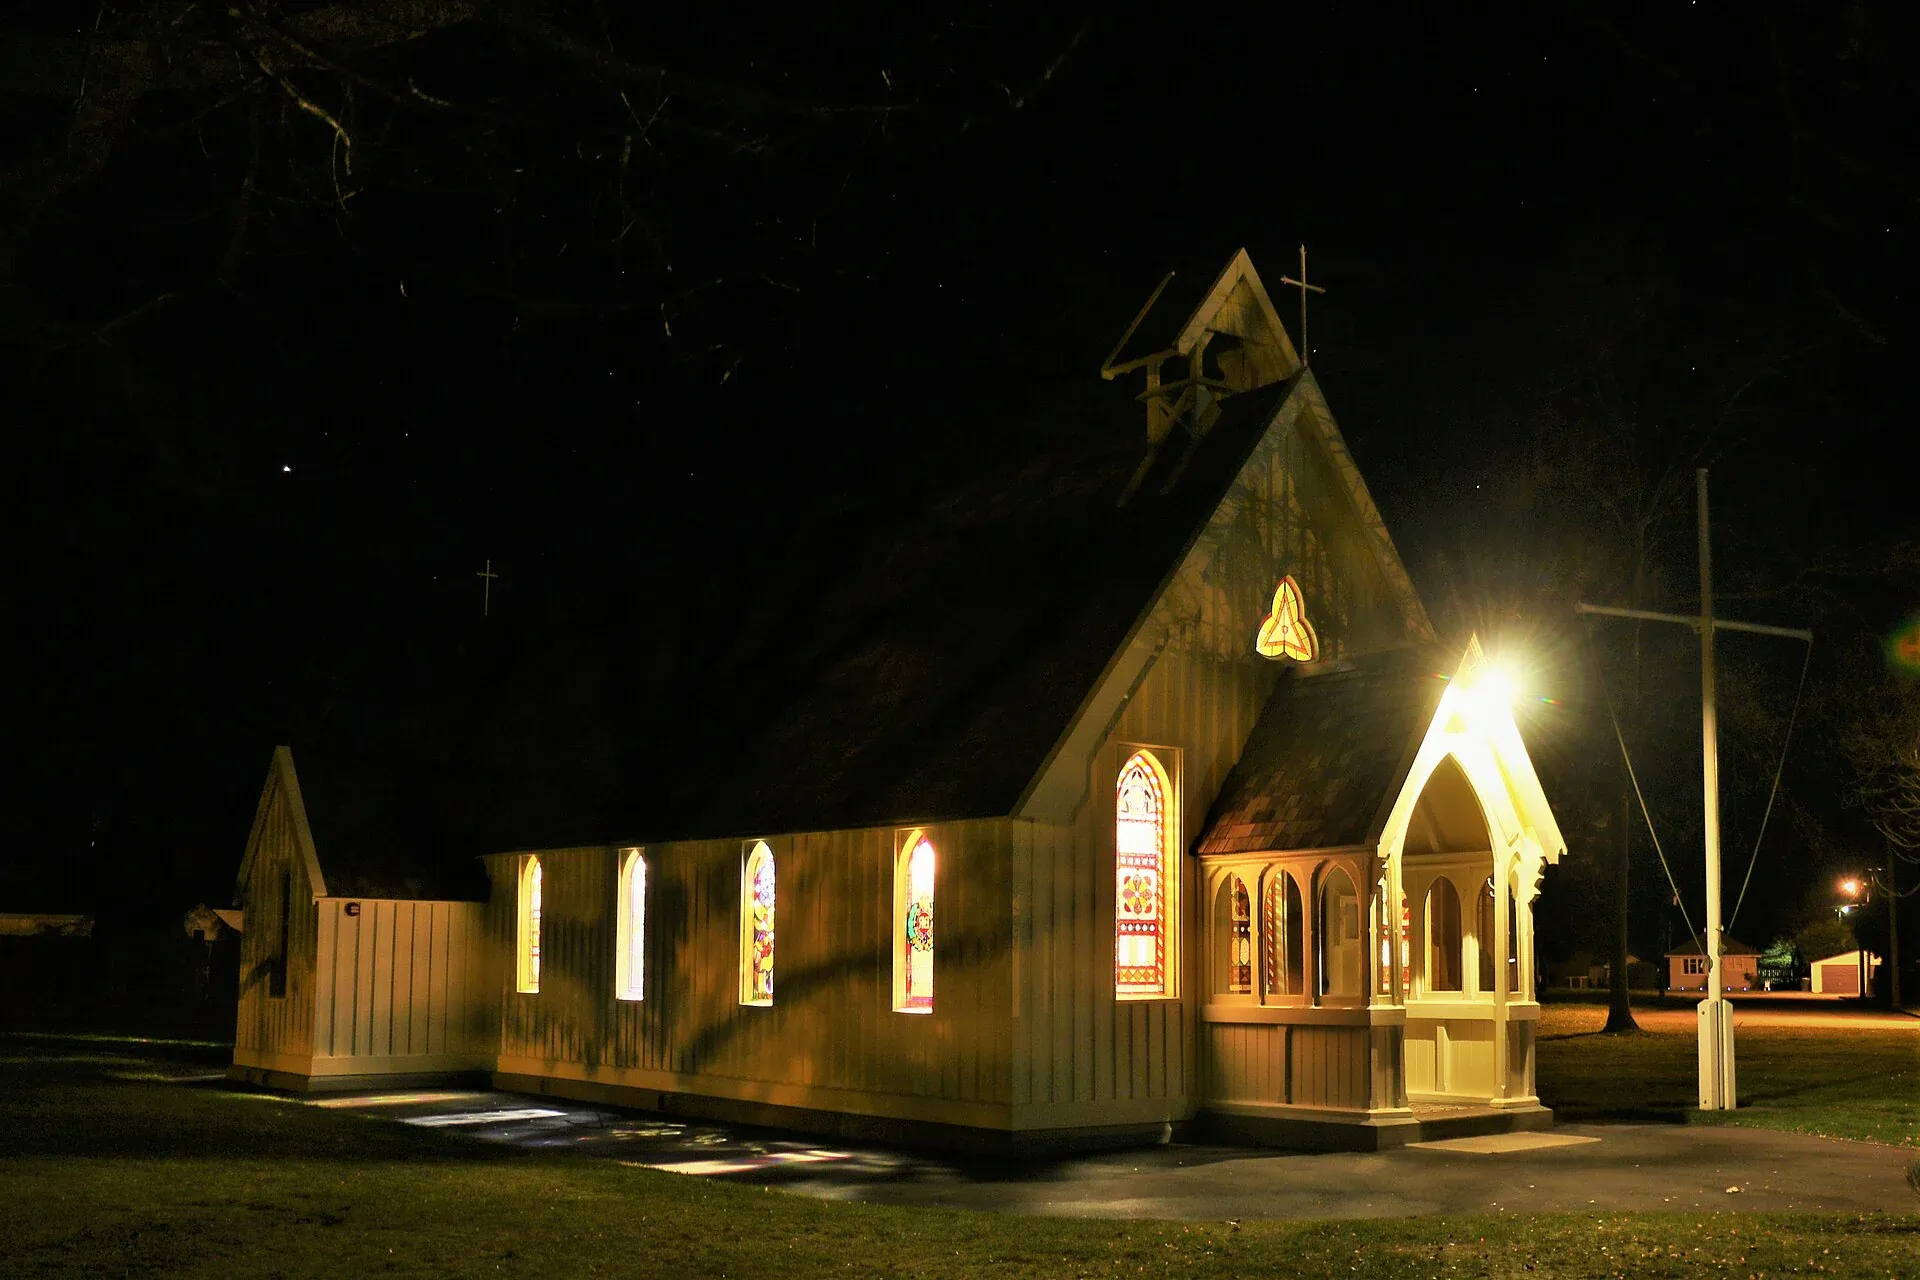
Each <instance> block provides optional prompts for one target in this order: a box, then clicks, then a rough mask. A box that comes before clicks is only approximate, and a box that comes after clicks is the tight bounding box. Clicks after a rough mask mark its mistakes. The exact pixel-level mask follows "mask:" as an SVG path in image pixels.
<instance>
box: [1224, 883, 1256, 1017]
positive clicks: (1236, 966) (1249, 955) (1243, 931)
mask: <svg viewBox="0 0 1920 1280" xmlns="http://www.w3.org/2000/svg"><path fill="white" fill-rule="evenodd" d="M1232 945H1233V950H1232V954H1231V956H1230V960H1229V964H1228V968H1227V974H1228V977H1227V990H1229V991H1231V992H1234V993H1236V994H1238V993H1248V992H1251V991H1252V990H1253V903H1252V901H1251V900H1249V899H1248V897H1247V885H1246V882H1245V881H1243V880H1242V879H1241V878H1240V877H1239V876H1235V877H1233V934H1232Z"/></svg>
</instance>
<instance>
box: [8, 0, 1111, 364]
mask: <svg viewBox="0 0 1920 1280" xmlns="http://www.w3.org/2000/svg"><path fill="white" fill-rule="evenodd" d="M763 13H764V16H762V17H760V18H756V19H753V20H751V21H741V20H735V21H733V22H731V23H730V24H729V25H728V29H727V30H726V31H725V34H724V36H723V37H721V38H715V32H714V25H715V22H716V19H714V18H713V16H712V15H711V14H708V13H705V12H701V11H699V10H698V9H697V8H688V9H676V8H674V7H671V6H665V7H663V6H653V5H613V4H601V3H589V2H588V0H558V2H557V3H551V4H541V5H535V4H531V3H527V2H526V0H331V2H329V0H320V2H319V3H315V2H314V0H238V2H237V3H233V4H201V3H195V2H194V0H132V2H131V3H127V4H121V5H97V4H93V3H82V2H81V0H25V2H23V3H19V4H15V5H11V6H8V7H7V9H6V13H5V15H4V16H0V336H4V338H5V339H9V340H14V341H19V342H24V343H26V344H27V345H29V346H31V347H38V348H45V347H46V346H48V345H58V344H74V343H80V344H86V345H88V346H90V347H96V348H104V347H107V346H111V345H117V344H121V343H122V342H123V340H124V339H125V338H126V337H127V336H128V334H129V332H130V331H131V330H133V329H135V328H137V327H139V326H142V325H146V324H148V323H150V322H151V321H152V320H153V319H154V318H155V317H156V316H158V315H160V314H161V313H163V312H165V311H167V310H168V309H170V308H173V307H176V306H178V305H179V304H180V303H181V302H182V301H183V300H185V299H188V298H191V297H201V296H208V295H214V296H221V295H223V294H224V296H227V297H229V298H231V299H232V300H233V302H234V303H235V304H236V305H244V302H245V300H246V299H248V298H249V297H253V296H254V295H256V294H257V293H259V292H260V291H263V290H266V289H270V288H272V287H274V281H275V280H276V279H278V280H280V281H282V282H283V285H287V286H288V287H295V286H291V285H290V284H289V278H288V277H287V276H286V274H285V273H284V272H281V273H279V274H278V275H277V276H276V274H275V272H274V271H273V270H271V269H270V268H271V267H273V266H274V265H275V264H277V263H280V262H281V261H282V260H284V259H288V258H298V257H300V256H302V255H305V254H310V253H311V252H313V250H314V248H315V246H316V245H325V244H327V243H328V242H331V243H332V244H334V245H336V246H344V247H346V248H347V249H348V250H349V252H351V253H357V254H359V255H362V256H363V257H365V258H367V259H369V260H371V261H373V262H375V263H380V264H390V268H391V269H390V270H387V271H386V272H385V274H389V275H391V276H392V280H391V281H390V282H389V288H390V289H411V290H413V291H414V293H415V295H416V296H417V295H418V294H420V293H423V292H424V293H432V292H434V291H450V292H453V293H456V294H458V295H461V296H463V297H465V298H468V299H471V300H474V301H476V302H482V303H485V304H487V305H491V306H495V307H497V308H498V309H499V310H500V312H501V314H502V319H501V323H502V325H503V327H506V326H518V325H520V324H523V323H524V324H526V325H532V324H533V323H534V322H536V321H539V320H542V319H548V320H550V319H553V318H555V317H560V318H565V317H579V316H582V315H585V316H618V315H628V314H632V313H638V316H637V317H636V318H638V319H643V320H644V332H646V333H649V334H651V335H652V337H653V338H654V339H655V340H657V341H658V342H659V343H661V344H662V345H663V346H665V347H666V348H668V349H669V350H670V351H671V352H672V353H673V355H675V356H676V357H678V358H679V359H680V360H682V361H683V362H685V363H686V364H688V365H690V366H693V368H694V370H695V372H696V373H697V376H699V377H700V378H702V379H703V380H705V381H706V382H707V383H709V384H711V383H714V382H719V381H723V380H725V378H726V377H727V376H728V374H729V373H730V372H731V370H732V368H733V366H734V364H735V363H737V361H738V359H739V356H740V350H739V345H738V344H739V341H740V334H739V332H738V330H739V329H740V328H741V327H742V326H741V324H740V321H741V318H742V317H743V316H745V315H747V314H751V312H752V310H753V309H754V308H756V307H757V308H762V309H764V308H767V307H770V306H771V307H777V306H778V305H779V303H780V300H781V299H782V298H783V297H787V296H790V295H791V294H793V293H794V292H795V291H797V290H799V289H801V288H803V287H806V286H810V285H811V284H813V283H814V282H815V281H816V280H817V279H818V277H819V274H820V273H817V272H816V271H815V270H814V265H813V264H814V263H815V262H816V261H818V259H819V256H820V255H819V246H820V244H821V241H822V237H823V236H825V237H827V238H828V239H829V241H830V240H831V237H832V235H833V231H834V220H835V217H836V215H839V214H843V213H844V212H845V211H846V210H847V209H848V208H849V207H850V206H851V205H854V204H857V203H858V202H859V199H860V197H861V194H862V192H863V189H864V188H865V187H866V186H867V185H869V184H866V183H865V182H864V178H865V177H866V175H867V174H869V173H870V172H872V171H874V170H875V169H881V170H884V168H885V159H884V158H885V157H887V156H888V155H889V153H892V154H894V155H912V154H914V153H915V151H916V149H918V148H921V147H923V146H925V145H926V144H928V143H930V142H932V141H936V140H940V139H952V138H955V137H957V136H959V135H960V134H961V133H962V132H964V131H965V130H966V129H967V127H968V126H969V125H970V124H971V123H972V122H973V121H974V120H975V119H976V118H981V117H986V116H989V115H991V114H993V113H995V112H998V113H1000V114H1006V113H1009V112H1012V111H1017V110H1019V109H1020V108H1021V107H1022V106H1024V105H1025V104H1026V103H1027V102H1028V101H1030V100H1032V99H1033V98H1034V97H1035V96H1036V95H1038V94H1039V93H1040V92H1041V91H1042V90H1044V89H1045V88H1046V86H1047V84H1048V83H1049V81H1050V80H1051V79H1052V77H1053V76H1054V75H1055V73H1056V72H1058V71H1059V70H1060V68H1061V66H1062V65H1063V63H1064V62H1065V61H1066V60H1067V55H1068V54H1069V53H1070V52H1071V51H1072V49H1073V48H1074V47H1075V46H1076V45H1077V44H1078V42H1079V39H1080V36H1081V34H1083V33H1084V28H1082V29H1080V30H1076V29H1075V28H1074V27H1073V26H1072V25H1071V24H1060V23H1057V22H1054V21H1052V20H1028V19H1015V18H1013V17H1011V16H1008V17H1006V18H1004V19H995V20H994V21H993V22H991V23H968V24H957V23H952V22H948V21H945V20H944V19H942V18H941V17H940V16H939V15H936V14H933V13H931V12H929V13H927V14H924V15H907V14H905V12H904V11H903V13H902V15H901V16H900V17H898V18H897V19H896V20H894V21H891V22H888V23H874V22H871V21H869V20H867V18H865V17H861V16H856V15H853V14H851V13H849V14H845V15H840V14H837V13H828V12H825V11H823V12H820V13H804V14H803V13H802V12H801V11H797V10H796V11H791V12H788V11H784V10H780V9H779V8H778V7H771V8H769V9H767V10H765V11H763ZM878 194H879V198H880V199H881V200H884V192H881V193H878ZM869 198H870V199H871V198H872V196H871V195H870V196H869ZM76 233H77V234H76ZM131 253H137V255H138V260H137V261H135V262H133V263H132V264H131V265H130V266H128V267H124V268H123V267H121V265H120V261H121V260H122V259H123V258H124V257H126V256H127V255H128V254H131ZM103 267H104V268H107V269H105V270H102V268H103Z"/></svg>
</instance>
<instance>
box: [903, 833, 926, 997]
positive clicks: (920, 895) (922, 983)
mask: <svg viewBox="0 0 1920 1280" xmlns="http://www.w3.org/2000/svg"><path fill="white" fill-rule="evenodd" d="M933 862H934V853H933V844H932V842H931V841H929V840H928V839H927V838H926V837H925V836H923V835H919V834H917V833H916V834H915V835H914V837H913V838H912V842H911V843H910V844H909V845H908V846H907V849H906V852H905V853H903V854H902V855H901V856H900V863H899V866H898V867H897V868H896V869H895V872H894V874H895V876H896V879H897V888H896V891H895V892H896V897H897V900H898V907H897V908H896V910H897V916H896V919H897V921H898V923H897V926H896V927H897V929H898V944H899V947H898V950H897V951H896V952H895V956H896V959H895V964H896V966H897V967H896V969H895V979H894V1003H893V1007H894V1008H895V1009H896V1010H898V1011H899V1012H901V1013H932V1012H933Z"/></svg>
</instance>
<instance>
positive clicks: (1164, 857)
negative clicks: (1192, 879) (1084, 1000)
mask: <svg viewBox="0 0 1920 1280" xmlns="http://www.w3.org/2000/svg"><path fill="white" fill-rule="evenodd" d="M1172 792H1173V788H1172V786H1171V785H1170V783H1169V781H1168V779H1167V773H1166V770H1165V769H1164V768H1163V767H1162V766H1161V764H1160V761H1159V760H1158V759H1156V758H1155V757H1154V755H1153V753H1152V752H1150V751H1136V752H1134V753H1133V755H1131V756H1129V757H1128V758H1127V762H1126V763H1125V764H1124V765H1122V766H1121V767H1120V777H1119V780H1118V782H1117V783H1116V785H1115V797H1114V881H1115V883H1114V895H1115V896H1114V965H1113V970H1114V991H1115V994H1116V995H1117V996H1118V997H1119V998H1120V999H1122V1000H1142V999H1154V998H1157V997H1164V996H1170V995H1173V994H1175V990H1174V983H1173V966H1172V957H1174V956H1175V955H1177V954H1179V939H1178V935H1177V930H1176V923H1175V922H1176V921H1177V920H1178V919H1179V917H1178V914H1177V906H1178V903H1177V901H1176V899H1177V896H1178V894H1179V877H1178V875H1177V874H1176V868H1175V866H1174V865H1173V833H1174V832H1175V831H1177V830H1178V829H1179V820H1178V815H1176V814H1175V813H1174V812H1173V807H1172Z"/></svg>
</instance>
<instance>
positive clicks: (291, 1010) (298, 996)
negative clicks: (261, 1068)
mask: <svg viewBox="0 0 1920 1280" xmlns="http://www.w3.org/2000/svg"><path fill="white" fill-rule="evenodd" d="M262 806H263V810H264V811H263V812H262V814H261V816H260V822H259V824H258V830H257V831H256V832H255V835H254V839H255V841H256V843H255V845H254V846H253V848H252V849H250V850H249V851H248V852H249V857H248V860H247V862H246V864H245V865H246V879H245V880H244V881H243V882H242V884H241V885H240V902H241V905H242V907H243V908H244V909H245V910H246V913H247V916H246V920H247V928H246V930H245V931H244V932H243V933H242V934H241V935H240V1003H239V1011H238V1021H237V1022H236V1024H235V1028H234V1060H235V1061H236V1062H239V1063H242V1064H243V1065H273V1061H274V1060H282V1059H304V1058H306V1057H308V1056H310V1055H311V1054H312V1053H313V1035H314V964H315V959H316V957H317V954H318V951H319V940H318V930H319V921H318V915H317V913H316V911H315V910H314V903H313V885H312V882H311V881H310V879H309V878H308V875H307V869H306V856H305V854H304V853H303V852H302V850H301V848H300V845H299V836H298V834H297V832H296V830H295V824H294V818H293V808H292V805H291V803H290V801H289V799H288V795H287V792H286V789H285V786H284V784H283V783H282V782H281V780H280V777H279V775H278V771H277V770H276V771H275V773H274V774H273V775H272V780H271V781H270V782H269V784H268V787H267V794H266V795H265V796H264V797H263V798H262ZM282 875H289V876H291V877H292V892H291V893H290V894H289V895H288V901H289V903H290V904H291V910H290V912H289V917H288V919H286V920H280V919H278V918H277V917H278V915H279V911H280V877H281V876H282ZM282 929H284V930H286V939H287V948H286V953H287V954H286V960H287V984H286V994H285V995H284V996H272V995H269V994H268V992H269V990H270V989H271V975H272V970H273V967H274V962H275V948H276V947H277V945H278V943H279V939H280V936H281V932H280V931H281V930H282Z"/></svg>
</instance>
